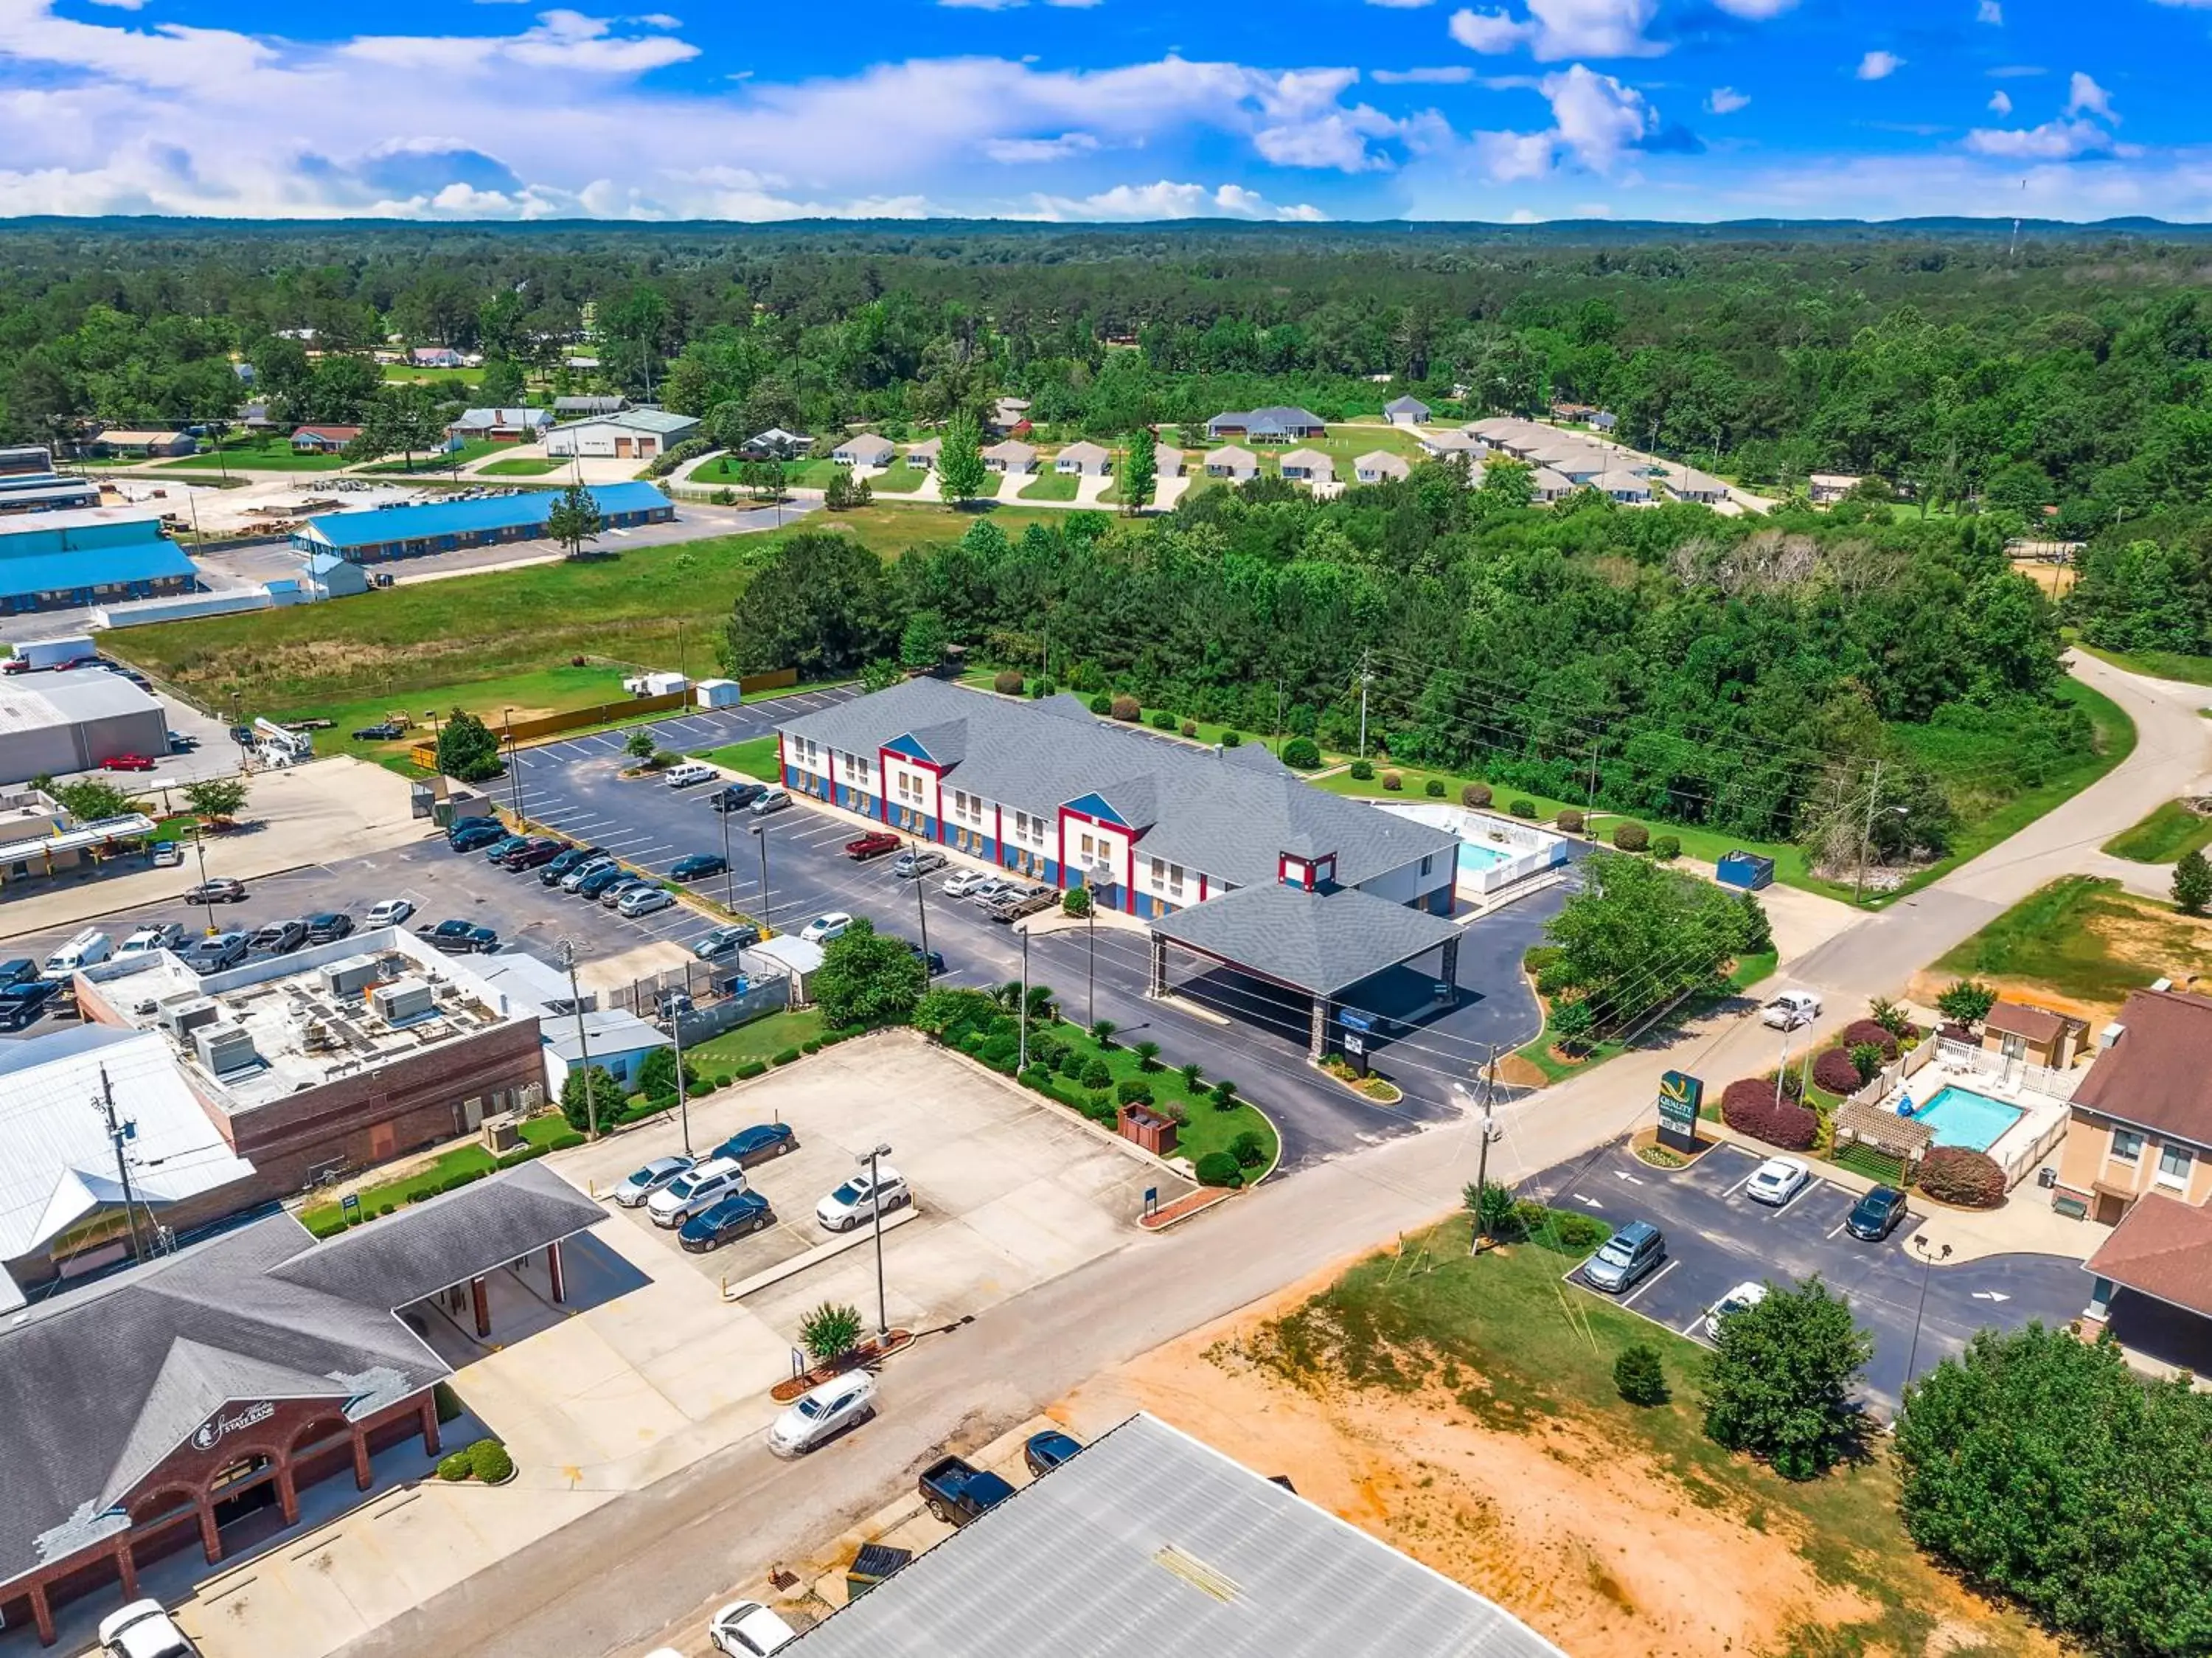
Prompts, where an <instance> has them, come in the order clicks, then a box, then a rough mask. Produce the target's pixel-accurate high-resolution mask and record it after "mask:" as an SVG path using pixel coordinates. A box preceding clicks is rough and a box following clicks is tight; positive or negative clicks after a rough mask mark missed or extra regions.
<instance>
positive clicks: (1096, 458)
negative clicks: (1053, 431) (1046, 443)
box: [1052, 442, 1114, 478]
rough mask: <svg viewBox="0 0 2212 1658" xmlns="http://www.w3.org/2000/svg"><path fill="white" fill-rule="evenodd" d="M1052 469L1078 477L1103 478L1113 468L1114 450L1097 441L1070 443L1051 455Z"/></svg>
mask: <svg viewBox="0 0 2212 1658" xmlns="http://www.w3.org/2000/svg"><path fill="white" fill-rule="evenodd" d="M1052 469H1053V470H1054V472H1073V474H1074V475H1075V476H1077V477H1078V478H1103V477H1105V476H1106V475H1107V473H1109V472H1112V471H1113V470H1114V452H1113V451H1112V450H1110V449H1109V448H1105V447H1104V446H1103V445H1101V444H1097V443H1092V442H1079V443H1071V444H1069V445H1068V446H1067V447H1066V448H1064V449H1062V450H1061V451H1060V453H1059V454H1056V455H1054V457H1053V462H1052Z"/></svg>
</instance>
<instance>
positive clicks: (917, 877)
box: [914, 869, 929, 991]
mask: <svg viewBox="0 0 2212 1658" xmlns="http://www.w3.org/2000/svg"><path fill="white" fill-rule="evenodd" d="M928 885H929V878H928V876H927V875H925V874H924V873H923V872H922V871H921V870H920V869H916V870H915V872H914V913H915V919H916V920H918V921H920V922H921V988H922V989H924V990H925V991H926V990H927V989H928V988H929V905H928V902H927V899H925V898H924V897H923V894H922V890H921V889H922V888H923V887H927V886H928Z"/></svg>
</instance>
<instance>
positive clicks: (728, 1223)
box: [676, 1192, 775, 1254]
mask: <svg viewBox="0 0 2212 1658" xmlns="http://www.w3.org/2000/svg"><path fill="white" fill-rule="evenodd" d="M774 1225H775V1210H772V1209H770V1208H769V1203H768V1199H767V1198H763V1196H761V1194H760V1193H759V1192H732V1193H730V1195H729V1196H728V1197H726V1198H721V1199H720V1200H719V1201H717V1202H716V1203H715V1204H714V1206H713V1207H712V1208H709V1209H707V1210H702V1212H701V1213H699V1214H696V1215H694V1216H692V1217H691V1218H690V1220H688V1221H686V1222H684V1228H683V1230H681V1231H680V1232H678V1234H676V1237H677V1241H678V1242H679V1243H681V1244H682V1245H683V1246H684V1248H686V1249H688V1250H690V1251H691V1252H692V1253H694V1254H702V1253H705V1252H706V1251H708V1250H709V1249H714V1248H716V1247H719V1246H720V1245H722V1244H725V1243H727V1242H728V1241H729V1240H731V1239H732V1238H742V1237H744V1235H745V1234H747V1233H748V1232H758V1231H759V1230H760V1229H761V1228H763V1227H769V1226H774Z"/></svg>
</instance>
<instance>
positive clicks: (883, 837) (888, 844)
mask: <svg viewBox="0 0 2212 1658" xmlns="http://www.w3.org/2000/svg"><path fill="white" fill-rule="evenodd" d="M904 844H906V843H905V842H904V841H902V840H901V839H900V838H898V837H897V836H896V835H894V834H892V833H890V832H889V831H887V830H883V829H878V830H877V831H876V832H874V833H872V834H866V835H863V836H861V837H860V839H858V840H848V841H847V842H846V843H845V856H847V857H848V858H851V859H852V860H853V861H854V863H858V862H859V861H860V860H861V859H862V858H879V857H881V856H883V855H884V853H886V852H896V851H897V850H898V849H899V848H900V847H901V846H903V845H904Z"/></svg>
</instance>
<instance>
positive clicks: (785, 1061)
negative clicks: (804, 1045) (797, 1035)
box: [769, 1048, 799, 1065]
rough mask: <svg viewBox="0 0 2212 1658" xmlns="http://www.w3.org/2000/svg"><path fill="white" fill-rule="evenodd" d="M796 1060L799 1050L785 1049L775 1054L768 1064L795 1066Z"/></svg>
mask: <svg viewBox="0 0 2212 1658" xmlns="http://www.w3.org/2000/svg"><path fill="white" fill-rule="evenodd" d="M798 1060H799V1050H798V1049H797V1048H786V1049H785V1050H784V1051H782V1052H781V1053H779V1054H777V1055H776V1056H775V1058H772V1059H770V1060H769V1064H771V1065H790V1064H797V1063H798Z"/></svg>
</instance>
